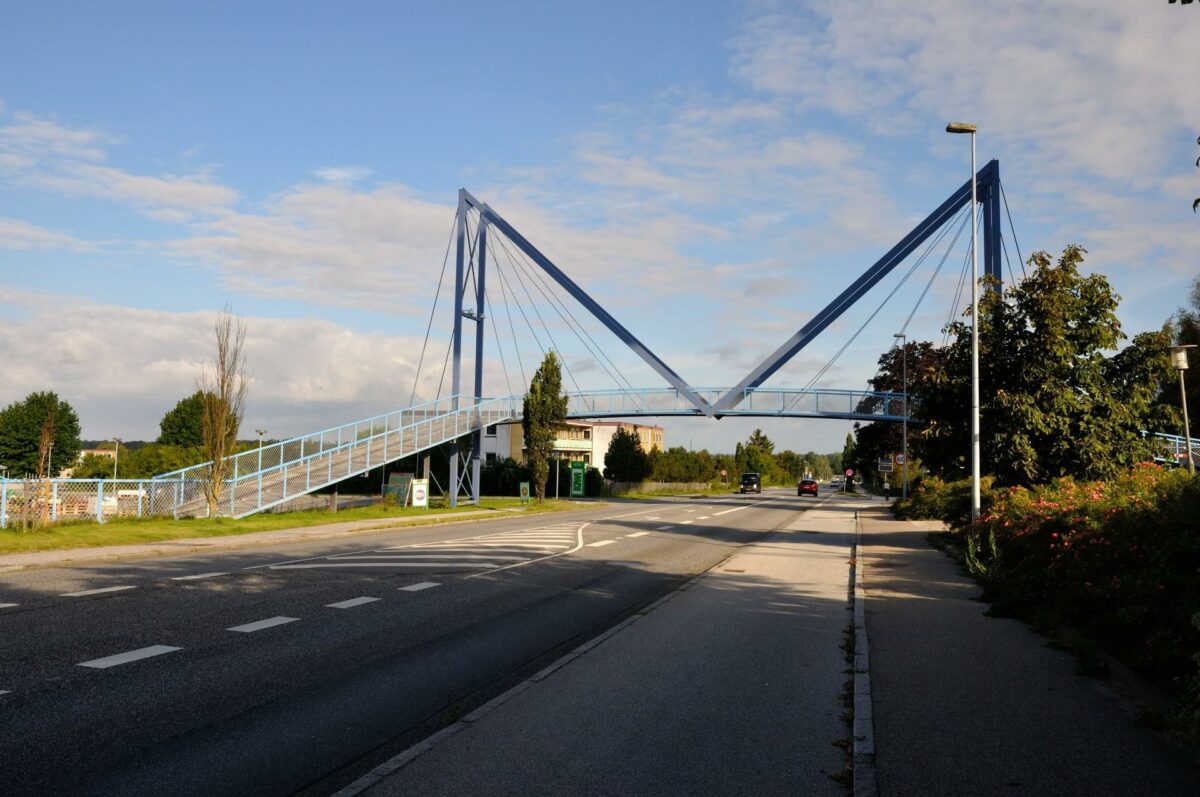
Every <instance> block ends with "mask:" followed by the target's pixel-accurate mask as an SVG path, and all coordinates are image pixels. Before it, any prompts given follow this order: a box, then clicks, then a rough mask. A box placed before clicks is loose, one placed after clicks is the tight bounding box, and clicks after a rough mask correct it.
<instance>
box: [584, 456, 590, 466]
mask: <svg viewBox="0 0 1200 797" xmlns="http://www.w3.org/2000/svg"><path fill="white" fill-rule="evenodd" d="M583 464H584V465H591V464H592V455H591V454H584V455H583Z"/></svg>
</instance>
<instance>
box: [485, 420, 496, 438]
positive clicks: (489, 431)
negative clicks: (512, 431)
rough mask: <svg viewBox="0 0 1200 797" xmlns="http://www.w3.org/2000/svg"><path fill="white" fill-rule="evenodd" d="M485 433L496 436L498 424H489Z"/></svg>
mask: <svg viewBox="0 0 1200 797" xmlns="http://www.w3.org/2000/svg"><path fill="white" fill-rule="evenodd" d="M484 434H486V435H487V436H488V437H495V436H496V424H494V423H493V424H492V425H491V426H489V427H488V428H487V431H486V432H484Z"/></svg>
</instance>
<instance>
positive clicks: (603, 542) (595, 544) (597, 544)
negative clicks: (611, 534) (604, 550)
mask: <svg viewBox="0 0 1200 797" xmlns="http://www.w3.org/2000/svg"><path fill="white" fill-rule="evenodd" d="M614 542H616V540H600V541H599V542H589V543H588V547H589V548H599V547H601V546H603V545H612V544H613V543H614Z"/></svg>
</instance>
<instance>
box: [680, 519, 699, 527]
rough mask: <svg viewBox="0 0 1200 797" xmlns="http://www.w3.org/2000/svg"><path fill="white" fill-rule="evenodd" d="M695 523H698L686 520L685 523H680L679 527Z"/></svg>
mask: <svg viewBox="0 0 1200 797" xmlns="http://www.w3.org/2000/svg"><path fill="white" fill-rule="evenodd" d="M695 522H696V521H694V520H685V521H683V522H682V523H680V524H679V525H681V526H686V525H688V524H690V523H695Z"/></svg>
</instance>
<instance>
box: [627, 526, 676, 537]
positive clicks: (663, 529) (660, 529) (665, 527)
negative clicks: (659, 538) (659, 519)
mask: <svg viewBox="0 0 1200 797" xmlns="http://www.w3.org/2000/svg"><path fill="white" fill-rule="evenodd" d="M673 528H675V526H674V525H670V526H659V527H658V528H656V529H655V531H666V530H667V529H673ZM649 533H650V532H648V531H643V532H642V534H649ZM629 536H631V537H632V536H633V535H632V534H631V535H629Z"/></svg>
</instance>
